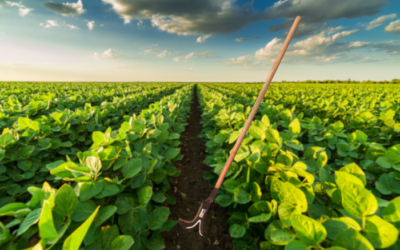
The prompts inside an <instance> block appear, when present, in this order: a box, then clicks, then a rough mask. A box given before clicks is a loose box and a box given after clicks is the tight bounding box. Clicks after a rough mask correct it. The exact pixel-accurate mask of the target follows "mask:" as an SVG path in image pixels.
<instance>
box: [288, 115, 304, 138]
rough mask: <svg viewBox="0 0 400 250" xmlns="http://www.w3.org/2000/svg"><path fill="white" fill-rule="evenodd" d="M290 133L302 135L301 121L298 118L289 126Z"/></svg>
mask: <svg viewBox="0 0 400 250" xmlns="http://www.w3.org/2000/svg"><path fill="white" fill-rule="evenodd" d="M289 131H290V132H292V134H294V135H299V134H300V133H301V127H300V122H299V119H297V118H296V119H294V120H293V121H292V122H291V123H290V124H289Z"/></svg>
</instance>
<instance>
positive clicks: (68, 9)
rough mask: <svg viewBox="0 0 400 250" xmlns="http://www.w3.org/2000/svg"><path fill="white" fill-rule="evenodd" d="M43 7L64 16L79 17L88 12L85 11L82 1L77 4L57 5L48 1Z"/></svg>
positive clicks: (79, 0)
mask: <svg viewBox="0 0 400 250" xmlns="http://www.w3.org/2000/svg"><path fill="white" fill-rule="evenodd" d="M42 5H43V7H45V8H46V9H48V10H51V11H53V12H54V13H57V14H60V15H63V16H79V15H81V14H83V13H85V12H86V10H85V9H83V4H82V0H78V2H76V3H55V2H52V1H48V2H44V3H43V4H42Z"/></svg>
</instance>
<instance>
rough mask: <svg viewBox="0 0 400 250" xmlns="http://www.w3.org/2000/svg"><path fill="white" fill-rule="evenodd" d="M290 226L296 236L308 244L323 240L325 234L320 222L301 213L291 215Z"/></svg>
mask: <svg viewBox="0 0 400 250" xmlns="http://www.w3.org/2000/svg"><path fill="white" fill-rule="evenodd" d="M292 226H293V228H294V229H295V231H296V235H297V237H299V239H300V240H301V241H303V242H304V243H306V244H307V245H310V246H317V245H318V244H319V243H321V242H322V241H323V240H325V238H326V235H327V234H326V230H325V227H324V226H322V224H321V223H319V222H318V221H316V220H313V219H311V218H310V217H307V216H304V215H302V214H293V215H292Z"/></svg>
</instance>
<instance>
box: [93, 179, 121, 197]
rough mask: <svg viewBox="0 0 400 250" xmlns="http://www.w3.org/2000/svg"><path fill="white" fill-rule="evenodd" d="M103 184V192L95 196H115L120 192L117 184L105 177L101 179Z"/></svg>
mask: <svg viewBox="0 0 400 250" xmlns="http://www.w3.org/2000/svg"><path fill="white" fill-rule="evenodd" d="M100 182H101V184H102V185H103V189H102V190H101V192H100V193H99V194H98V195H96V196H95V198H96V199H102V198H105V197H109V196H114V195H116V194H118V193H119V192H120V189H119V187H118V185H117V184H115V183H112V182H110V181H107V180H105V179H103V180H101V181H100Z"/></svg>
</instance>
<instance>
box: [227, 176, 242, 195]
mask: <svg viewBox="0 0 400 250" xmlns="http://www.w3.org/2000/svg"><path fill="white" fill-rule="evenodd" d="M240 184H241V183H240V181H238V180H235V179H228V180H226V181H224V182H223V185H224V187H225V189H226V191H228V192H229V193H233V192H234V190H235V188H236V187H238V186H240Z"/></svg>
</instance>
